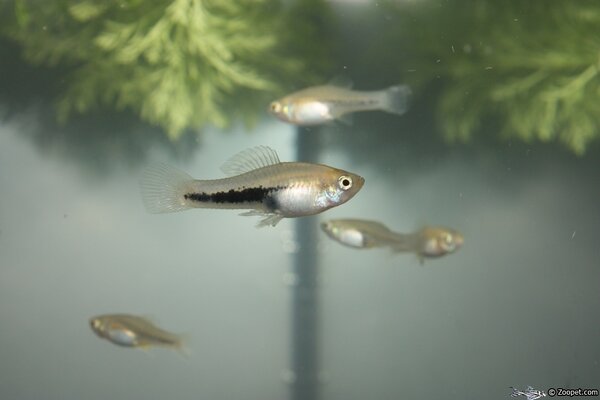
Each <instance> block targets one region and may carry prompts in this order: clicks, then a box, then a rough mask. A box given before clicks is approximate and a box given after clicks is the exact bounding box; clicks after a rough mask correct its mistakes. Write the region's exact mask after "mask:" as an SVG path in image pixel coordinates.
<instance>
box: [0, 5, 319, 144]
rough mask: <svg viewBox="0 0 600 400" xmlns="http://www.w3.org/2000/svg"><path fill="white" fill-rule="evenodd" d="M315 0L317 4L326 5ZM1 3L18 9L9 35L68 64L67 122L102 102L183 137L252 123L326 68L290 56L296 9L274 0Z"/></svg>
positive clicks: (30, 51) (63, 109)
mask: <svg viewBox="0 0 600 400" xmlns="http://www.w3.org/2000/svg"><path fill="white" fill-rule="evenodd" d="M314 3H315V6H316V7H315V8H314V9H313V10H314V11H315V12H318V11H320V10H322V9H323V8H324V6H323V3H322V1H314ZM1 8H3V10H1ZM0 11H3V13H5V12H6V14H4V15H7V14H8V15H12V16H13V18H12V19H10V20H9V21H0V22H5V23H4V24H3V25H4V29H3V33H4V34H7V35H9V36H10V37H12V38H13V39H15V40H17V41H18V42H19V43H21V45H22V46H23V48H24V54H25V56H26V58H27V60H29V61H31V62H33V63H36V64H43V65H50V66H59V67H63V68H68V71H69V73H68V74H67V75H66V77H65V83H66V85H65V90H64V93H63V96H62V98H61V99H60V101H59V104H58V114H59V118H60V119H62V120H66V119H67V118H68V117H69V116H70V115H71V114H72V113H73V112H78V113H84V112H86V111H89V110H91V109H95V108H98V107H101V106H104V107H107V106H108V107H116V108H117V109H119V110H122V109H130V110H133V111H134V112H136V113H138V114H139V115H140V117H141V118H142V119H144V120H146V121H149V122H151V123H153V124H156V125H159V126H162V127H163V128H164V129H165V130H166V131H167V132H168V133H169V136H170V137H171V138H177V137H179V135H180V134H181V133H182V131H183V130H185V129H187V128H192V127H196V128H198V127H202V126H203V125H205V124H207V123H211V124H214V125H216V126H218V127H224V126H227V125H229V124H231V123H232V122H233V121H235V120H236V119H237V118H238V117H240V116H241V117H243V119H244V120H245V121H246V122H252V119H253V118H256V115H257V113H260V112H264V110H265V107H266V106H265V105H266V104H268V102H269V101H270V100H271V99H272V97H273V96H274V94H276V93H279V92H281V88H282V87H283V86H287V85H289V82H291V81H292V80H293V81H295V82H302V83H307V82H310V81H314V80H315V78H316V76H317V75H318V74H319V73H322V72H323V70H324V69H325V68H326V67H325V66H326V63H323V62H320V61H319V60H311V61H312V62H313V65H312V66H311V67H310V68H309V67H308V66H307V62H308V61H305V59H306V58H305V55H304V54H290V52H289V50H288V49H294V48H297V46H295V45H294V43H293V42H292V41H291V39H293V38H294V35H293V32H289V26H288V25H293V24H289V22H290V21H292V20H293V15H292V11H293V10H292V9H287V10H286V9H284V8H282V7H280V6H279V5H278V3H277V2H274V1H271V0H252V1H249V0H241V1H237V0H235V1H229V0H154V1H143V0H118V1H116V0H54V1H47V2H40V1H34V0H29V1H28V0H14V1H13V2H11V3H10V5H9V6H7V5H6V3H5V4H4V6H3V7H0ZM7 11H10V12H9V13H8V12H7ZM4 19H6V18H4ZM294 23H295V24H296V25H297V24H298V23H297V22H294ZM313 34H316V35H318V32H313ZM303 40H305V41H312V42H313V43H315V45H314V47H316V48H319V47H324V46H325V44H324V43H325V42H319V41H318V40H317V38H316V37H314V36H308V37H304V38H303ZM319 44H320V45H319Z"/></svg>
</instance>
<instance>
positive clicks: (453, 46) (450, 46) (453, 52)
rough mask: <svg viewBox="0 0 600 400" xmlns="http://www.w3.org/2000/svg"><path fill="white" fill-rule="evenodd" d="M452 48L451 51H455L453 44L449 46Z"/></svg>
mask: <svg viewBox="0 0 600 400" xmlns="http://www.w3.org/2000/svg"><path fill="white" fill-rule="evenodd" d="M450 47H451V48H452V52H453V53H455V51H454V45H452V46H450Z"/></svg>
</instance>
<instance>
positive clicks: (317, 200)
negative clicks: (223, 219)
mask: <svg viewBox="0 0 600 400" xmlns="http://www.w3.org/2000/svg"><path fill="white" fill-rule="evenodd" d="M221 170H222V171H223V172H224V173H226V174H227V175H229V176H230V177H229V178H223V179H215V180H197V179H194V178H192V177H191V176H190V175H188V174H186V173H185V172H182V171H180V170H178V169H176V168H173V167H169V166H167V165H163V164H161V165H158V166H155V167H152V168H149V169H147V170H146V172H145V174H144V176H143V178H142V181H141V189H142V198H143V201H144V204H145V206H146V209H147V210H148V211H149V212H151V213H167V212H175V211H183V210H188V209H191V208H213V209H246V210H250V211H248V212H245V213H243V214H241V215H258V216H262V217H264V218H263V219H262V220H261V221H260V223H259V224H258V226H266V225H271V226H275V225H276V224H277V223H278V222H279V221H280V220H281V219H282V218H293V217H302V216H307V215H314V214H318V213H320V212H323V211H325V210H328V209H330V208H332V207H336V206H339V205H340V204H343V203H345V202H347V201H348V200H350V199H351V198H352V197H354V195H355V194H356V193H358V191H359V190H360V189H361V188H362V186H363V184H364V178H362V177H361V176H359V175H356V174H353V173H351V172H347V171H343V170H341V169H337V168H332V167H329V166H327V165H322V164H312V163H303V162H281V161H279V157H278V156H277V153H276V152H275V151H274V150H273V149H271V148H269V147H266V146H258V147H253V148H251V149H248V150H245V151H242V152H241V153H238V154H237V155H235V156H233V157H232V158H230V159H229V160H228V161H227V162H226V163H225V164H224V165H223V166H222V167H221Z"/></svg>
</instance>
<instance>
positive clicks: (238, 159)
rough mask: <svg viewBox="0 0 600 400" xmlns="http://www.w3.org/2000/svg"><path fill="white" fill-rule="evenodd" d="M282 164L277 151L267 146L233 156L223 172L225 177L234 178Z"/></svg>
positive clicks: (224, 166) (224, 165)
mask: <svg viewBox="0 0 600 400" xmlns="http://www.w3.org/2000/svg"><path fill="white" fill-rule="evenodd" d="M280 162H281V161H279V156H278V155H277V152H276V151H275V150H273V149H272V148H270V147H267V146H256V147H252V148H249V149H246V150H244V151H241V152H239V153H237V154H236V155H234V156H232V157H231V158H230V159H229V160H227V161H225V163H223V165H222V166H221V171H223V173H225V175H228V176H234V175H240V174H243V173H246V172H250V171H253V170H255V169H258V168H262V167H267V166H269V165H275V164H279V163H280Z"/></svg>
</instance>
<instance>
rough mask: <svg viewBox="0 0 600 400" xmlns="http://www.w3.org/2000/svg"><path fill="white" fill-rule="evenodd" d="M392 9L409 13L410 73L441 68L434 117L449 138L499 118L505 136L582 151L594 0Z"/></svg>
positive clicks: (597, 17)
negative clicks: (560, 144)
mask: <svg viewBox="0 0 600 400" xmlns="http://www.w3.org/2000/svg"><path fill="white" fill-rule="evenodd" d="M396 11H397V12H399V14H401V15H403V16H405V17H406V16H407V15H408V16H409V17H408V18H407V20H408V25H407V27H405V28H403V29H402V35H404V37H405V38H409V40H407V42H408V43H409V46H410V47H411V48H412V50H411V51H412V55H411V56H410V57H409V59H411V61H414V60H416V61H414V65H413V68H414V70H415V74H414V75H413V76H414V78H415V81H418V82H421V83H425V82H427V81H431V80H438V79H437V78H441V79H439V81H440V82H441V83H442V85H443V86H442V91H441V96H440V98H439V103H438V104H439V107H438V122H439V126H440V127H441V129H442V130H443V131H444V133H445V135H446V136H447V137H448V138H449V139H451V140H467V139H469V138H470V137H471V136H472V135H474V134H475V133H482V132H483V131H489V130H490V129H489V128H488V127H489V126H490V125H491V126H495V124H499V126H500V127H501V132H502V134H503V135H504V136H506V137H518V138H521V139H523V140H525V141H533V140H540V141H544V142H547V141H560V142H562V143H564V144H565V145H567V146H568V147H569V148H570V149H571V150H572V151H574V152H575V153H576V154H583V153H584V151H585V149H586V146H587V145H588V143H590V142H591V141H592V140H594V139H597V138H598V137H599V136H600V113H599V112H598V106H597V105H598V104H599V101H600V97H599V95H600V77H599V74H598V69H599V68H600V51H599V50H600V35H599V34H598V27H599V26H600V3H598V2H595V1H562V0H546V1H523V0H503V1H495V0H487V1H482V0H480V1H477V2H471V1H470V2H461V1H451V2H444V3H440V2H430V3H427V4H426V5H425V6H424V7H419V6H417V5H411V6H409V7H407V8H401V9H397V10H396ZM491 122H493V124H490V123H491Z"/></svg>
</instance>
